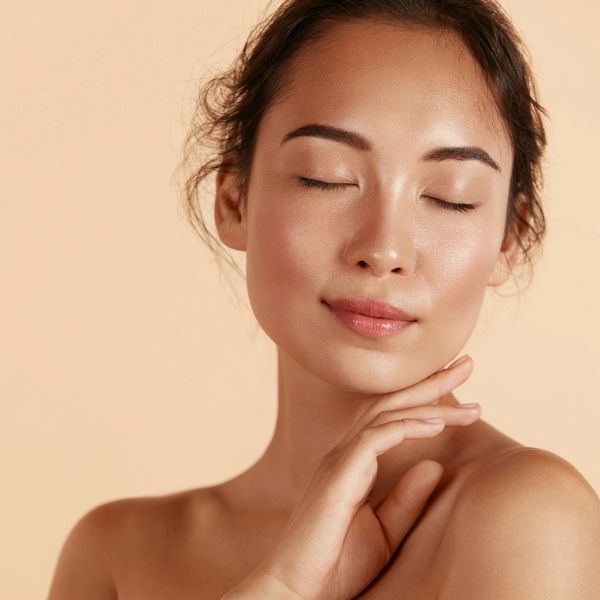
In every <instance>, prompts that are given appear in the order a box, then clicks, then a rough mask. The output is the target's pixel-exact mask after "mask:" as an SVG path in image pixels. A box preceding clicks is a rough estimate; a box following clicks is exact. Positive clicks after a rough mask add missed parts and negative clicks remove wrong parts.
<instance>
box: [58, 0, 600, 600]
mask: <svg viewBox="0 0 600 600" xmlns="http://www.w3.org/2000/svg"><path fill="white" fill-rule="evenodd" d="M223 91H224V92H225V93H222V92H223ZM212 92H217V94H218V93H221V96H220V97H219V96H218V95H217V94H215V97H214V98H215V100H216V103H215V104H213V105H211V103H210V93H212ZM201 100H202V102H201V104H200V112H199V114H200V117H201V118H204V117H206V120H205V121H201V122H200V125H199V127H197V128H195V129H194V130H193V131H192V132H191V133H190V137H189V141H190V142H192V146H191V147H190V148H189V150H192V149H193V148H194V143H195V141H196V140H199V141H200V143H206V142H207V141H210V140H211V139H212V140H214V141H216V143H217V150H218V154H217V155H216V157H215V158H214V159H213V160H211V161H208V162H206V163H204V164H203V165H201V166H200V167H199V168H197V170H196V171H195V172H194V173H192V174H191V176H190V178H189V181H188V186H187V198H188V201H189V206H190V209H191V215H192V216H193V218H194V221H193V222H194V224H195V225H196V226H197V227H198V230H199V231H200V232H201V233H202V234H203V236H204V237H205V239H206V241H207V242H208V243H209V245H210V246H211V247H212V248H213V249H215V250H217V251H219V247H218V246H217V245H216V243H217V240H216V239H215V238H213V237H211V234H210V232H209V230H208V229H207V228H206V225H205V223H204V221H203V220H202V215H201V212H200V211H199V210H198V208H197V205H196V204H195V203H194V198H195V196H196V193H197V191H198V189H199V185H200V183H201V182H202V181H203V180H204V179H205V178H206V177H207V175H208V174H209V173H213V172H215V173H216V174H217V177H216V195H215V204H214V218H215V223H216V227H217V232H218V237H219V241H220V242H221V243H222V244H224V245H225V246H227V247H229V248H232V249H236V250H241V251H244V252H246V259H247V260H246V281H247V288H248V293H249V298H250V302H251V305H252V309H253V311H254V313H255V315H256V317H257V320H258V322H259V323H260V325H261V326H262V327H263V329H264V330H265V332H266V333H267V334H268V335H269V336H270V337H271V339H272V340H273V341H274V342H275V344H276V345H277V351H278V384H279V398H278V400H279V411H278V417H277V424H276V428H275V432H274V435H273V438H272V440H271V442H270V444H269V446H268V448H267V450H266V451H265V453H264V454H263V456H262V457H261V458H260V459H259V460H258V461H257V462H256V463H255V464H254V465H252V467H251V468H249V469H248V470H247V471H246V472H244V473H242V474H241V475H239V476H237V477H235V478H233V479H231V480H229V481H226V482H225V483H223V484H221V485H216V486H213V487H210V488H202V489H194V490H189V491H186V492H181V493H177V494H173V495H170V496H165V497H156V498H133V499H126V500H118V501H114V502H111V503H107V504H104V505H102V506H99V507H97V508H95V509H94V510H92V511H90V512H89V513H88V514H87V515H85V516H84V517H83V518H82V519H81V520H80V521H79V522H78V523H77V525H76V526H75V527H74V528H73V530H72V532H71V533H70V535H69V537H68V538H67V541H66V543H65V545H64V547H63V550H62V553H61V557H60V559H59V563H58V566H57V569H56V573H55V576H54V580H53V583H52V588H51V591H50V599H51V600H59V599H68V598H84V597H85V598H86V599H89V600H94V599H100V598H103V599H104V598H117V597H118V598H119V599H120V600H127V599H129V598H147V599H154V598H157V599H158V598H227V600H231V599H238V598H278V599H280V598H293V599H302V600H305V599H306V600H307V599H328V600H334V599H349V598H358V597H360V598H373V599H382V600H383V599H386V598H390V599H391V598H410V599H417V598H421V599H432V600H433V599H439V600H450V599H457V598H460V599H473V600H474V599H482V598H486V599H511V600H518V599H525V598H527V599H528V600H531V599H536V598H539V599H540V600H541V599H544V600H548V599H550V598H552V599H565V600H566V599H575V598H577V599H578V600H588V599H589V600H591V599H592V598H598V597H600V575H599V573H600V570H599V569H598V566H599V564H600V548H599V540H600V501H599V500H598V497H597V496H596V494H595V493H594V491H593V490H592V488H591V486H590V485H589V484H588V483H587V482H586V480H585V479H584V478H583V476H582V475H581V474H580V473H579V472H578V471H577V470H576V469H575V468H574V467H573V466H572V465H570V464H569V463H568V462H566V461H565V460H564V459H562V458H560V457H558V456H556V455H555V454H553V453H551V452H548V451H545V450H540V449H536V448H528V447H525V446H523V445H522V444H520V443H519V442H518V441H516V440H513V439H510V438H509V437H507V436H505V435H504V434H502V433H501V432H500V431H498V430H496V429H495V428H493V427H492V426H491V425H489V424H487V423H485V422H484V421H483V420H481V419H480V415H481V408H480V406H479V405H475V406H467V405H461V404H460V403H459V402H458V401H457V399H456V397H455V396H454V395H453V393H452V391H453V390H454V389H455V388H456V387H457V386H458V385H460V384H461V383H462V382H464V381H465V380H466V379H467V378H468V377H469V375H470V373H471V372H472V369H473V360H472V358H470V357H466V358H463V360H462V361H460V360H459V361H455V363H454V364H453V365H452V366H450V367H449V368H446V369H444V368H443V367H444V365H446V364H447V363H448V362H449V361H450V360H452V359H453V358H454V357H455V356H456V355H457V354H458V353H459V351H460V349H461V348H462V347H463V346H464V344H465V342H466V341H467V339H468V338H469V336H470V334H471V333H472V331H473V329H474V327H475V324H476V321H477V318H478V315H479V311H480V307H481V304H482V301H483V297H484V293H485V290H486V288H487V287H488V286H491V287H497V286H500V285H501V284H503V283H504V282H505V281H506V280H507V279H508V278H509V277H510V276H511V274H512V273H513V269H514V268H516V266H517V265H518V264H519V262H523V263H528V262H529V261H530V258H531V252H532V251H533V250H534V249H535V248H536V247H538V246H539V244H540V242H541V240H542V237H543V233H544V214H543V211H542V208H541V205H540V201H539V197H538V191H539V185H540V181H541V173H540V161H541V157H542V154H543V150H544V146H545V143H546V138H545V132H544V127H543V122H542V116H543V113H544V111H543V108H542V107H541V106H540V105H539V104H538V102H537V100H536V94H535V86H534V84H533V82H532V79H531V74H530V70H529V67H528V65H527V62H526V60H525V58H524V53H523V50H522V48H521V45H520V41H519V38H518V36H517V34H516V33H515V32H514V30H513V28H512V26H511V24H510V22H509V21H508V20H507V18H506V17H505V16H504V14H503V13H502V11H501V10H500V9H499V7H498V6H496V4H494V3H493V2H491V1H489V0H470V1H468V2H467V1H466V0H464V1H459V0H456V1H446V2H441V1H439V0H437V1H436V0H395V1H392V0H387V1H386V0H360V1H359V0H338V1H336V2H332V1H330V0H329V1H328V0H289V1H286V2H284V3H283V4H282V5H281V6H280V7H279V9H278V10H277V11H276V13H275V14H274V15H273V17H272V18H271V19H270V20H269V21H267V22H266V23H265V24H264V27H261V28H259V29H257V30H256V34H255V35H254V36H253V37H252V39H251V40H250V41H249V42H248V44H247V45H246V47H245V48H244V51H243V52H242V55H241V56H240V58H239V61H238V63H236V65H234V68H233V69H232V70H231V71H230V72H228V73H227V74H226V75H225V76H224V77H223V78H215V79H214V80H213V81H212V82H211V83H210V84H209V85H208V86H207V87H206V88H205V90H204V94H203V96H201ZM211 136H212V137H211ZM189 156H191V152H190V154H189Z"/></svg>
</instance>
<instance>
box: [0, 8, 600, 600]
mask: <svg viewBox="0 0 600 600" xmlns="http://www.w3.org/2000/svg"><path fill="white" fill-rule="evenodd" d="M506 5H507V7H508V8H509V9H510V11H511V13H512V15H513V17H514V20H515V22H516V24H517V26H518V28H519V29H520V30H521V32H522V33H523V35H524V38H525V40H526V42H527V43H528V45H529V47H530V50H531V53H532V55H533V64H534V68H535V71H536V73H537V75H538V79H539V86H540V90H541V94H542V101H543V102H544V104H545V105H546V106H547V107H548V109H549V110H550V113H551V115H552V120H551V121H550V123H549V124H548V131H549V136H550V147H549V151H548V158H547V161H546V164H547V186H546V200H545V202H546V210H547V215H548V220H549V233H548V239H547V242H546V250H545V253H544V256H543V257H542V261H541V263H540V264H539V266H538V270H537V273H536V277H535V279H534V283H533V285H532V286H531V288H530V289H529V290H528V291H527V292H526V293H525V295H523V297H522V299H521V301H520V302H519V300H518V298H517V297H516V296H513V297H512V298H498V297H495V296H494V295H493V294H491V295H490V296H489V298H488V301H487V302H486V304H485V305H484V311H483V313H482V319H481V321H480V324H479V326H478V329H477V332H476V334H475V335H474V337H473V339H472V340H471V341H470V342H469V344H468V346H467V348H466V350H468V351H469V352H470V353H471V354H472V356H473V357H474V359H475V371H474V374H473V376H472V377H471V379H470V380H469V381H468V382H467V383H465V384H464V385H463V386H462V387H461V388H459V390H458V391H457V395H458V397H459V398H460V399H461V400H463V401H466V402H468V401H479V402H481V403H482V406H483V418H484V419H485V420H487V421H488V422H490V423H492V424H493V425H495V426H496V427H498V428H499V429H501V430H503V431H505V432H506V433H507V434H508V435H510V436H512V437H514V438H516V439H518V440H519V441H521V442H522V443H523V444H526V445H531V446H537V447H542V448H547V449H549V450H552V451H553V452H555V453H557V454H559V455H561V456H563V457H564V458H566V459H567V460H569V461H570V462H572V463H573V464H574V465H575V466H576V467H577V468H578V469H579V470H580V471H581V472H582V473H583V474H584V475H585V476H586V478H587V479H588V480H589V481H590V483H592V485H593V486H594V487H595V489H596V490H597V491H598V490H600V461H599V460H598V455H599V450H600V442H599V441H598V437H599V435H598V426H599V423H600V407H599V403H598V399H599V393H598V373H599V370H600V349H599V343H598V337H599V335H600V317H599V316H598V306H600V297H599V296H600V285H599V284H598V274H599V269H598V258H599V257H600V254H599V250H600V226H599V222H600V201H599V197H598V196H599V194H598V164H597V162H598V157H597V151H596V148H597V140H598V138H599V137H600V127H599V125H598V118H597V117H598V114H597V107H598V106H600V83H599V81H598V76H597V71H595V67H594V64H595V62H596V61H597V59H598V57H599V50H600V45H599V42H598V39H599V38H598V36H597V35H596V34H597V31H596V26H597V23H598V22H599V21H600V4H598V2H596V1H595V0H572V1H571V2H568V3H565V2H551V1H546V2H541V1H540V0H511V1H510V2H507V3H506ZM266 6H267V2H265V1H258V0H235V1H234V0H227V1H226V2H215V1H213V0H210V1H208V0H194V1H193V2H191V1H181V2H176V3H172V2H166V1H162V2H158V1H157V2H147V1H144V2H142V1H131V0H130V1H129V2H117V1H116V0H106V1H105V2H102V3H81V2H76V1H75V0H57V1H56V2H52V3H50V2H23V3H16V2H13V3H11V4H10V5H6V6H4V10H3V19H2V25H0V28H1V30H0V40H1V41H0V44H1V45H2V48H1V50H2V51H1V52H0V61H1V67H2V68H1V71H0V72H1V73H2V80H1V83H0V89H1V93H0V120H1V123H0V124H1V136H0V164H1V171H2V182H1V184H2V193H1V196H0V202H1V208H2V221H1V224H0V281H1V285H2V289H1V293H0V389H1V393H0V398H1V402H2V418H1V420H0V473H1V474H2V492H1V495H0V509H1V510H0V532H1V535H0V539H1V540H2V541H1V542H0V544H1V547H0V574H1V575H0V596H1V597H2V598H11V599H12V600H19V599H34V598H41V597H44V595H45V593H46V591H47V586H48V583H49V579H50V576H51V573H52V570H53V568H54V564H55V560H56V557H57V554H58V551H59V549H60V545H61V544H62V542H63V540H64V538H65V536H66V534H67V532H68V531H69V529H70V528H71V527H72V525H73V524H74V522H75V521H76V520H77V519H78V518H79V517H80V516H81V515H82V514H83V513H84V512H86V511H87V510H89V509H90V508H91V507H93V506H95V505H97V504H99V503H101V502H104V501H108V500H111V499H114V498H119V497H124V496H138V495H153V494H165V493H170V492H173V491H177V490H180V489H184V488H189V487H196V486H203V485H209V484H214V483H217V482H219V481H221V480H223V479H226V478H229V477H231V476H233V475H235V474H236V473H238V472H239V471H241V470H243V469H244V468H245V467H247V466H248V465H249V464H250V463H251V462H252V461H253V460H254V459H256V458H257V457H258V456H259V455H260V454H261V452H262V450H263V448H264V447H265V445H266V443H267V441H268V439H269V436H270V433H271V431H272V427H273V424H274V418H275V390H276V388H275V384H276V381H275V362H274V359H275V354H274V350H273V347H272V345H271V342H270V340H269V339H268V338H267V337H266V336H265V335H264V333H262V331H261V330H260V329H259V328H257V326H256V325H255V320H254V318H253V315H252V313H251V311H250V310H249V309H244V308H239V307H238V306H237V305H236V303H235V302H234V301H233V296H232V295H231V293H230V292H229V291H228V287H227V285H226V282H225V280H223V279H222V278H221V277H220V276H219V272H218V270H217V268H216V266H215V265H214V263H213V261H212V259H211V258H210V256H209V254H208V252H207V251H205V250H204V248H203V247H202V245H201V243H200V242H199V240H198V239H197V238H196V237H195V235H194V233H193V231H192V229H191V227H189V226H188V225H187V223H186V222H185V220H184V218H183V215H182V213H181V212H180V210H179V209H178V203H177V198H176V190H175V186H174V184H173V182H172V181H171V177H172V175H173V170H174V169H175V166H176V164H177V161H178V160H179V152H180V144H181V141H182V138H183V132H184V123H185V121H186V120H187V118H188V117H189V114H190V110H191V107H192V102H193V98H194V93H195V90H196V81H197V79H198V78H199V77H201V76H202V77H203V76H205V75H206V74H207V73H208V72H209V71H216V70H218V69H220V68H221V67H223V66H225V65H226V64H228V63H229V61H230V60H231V59H232V58H233V57H234V55H235V53H236V51H238V50H239V49H240V48H241V45H242V44H243V41H244V39H245V34H246V32H247V31H248V30H249V28H250V27H251V26H252V25H253V24H254V23H255V22H256V21H257V19H258V17H259V16H260V14H261V11H262V9H263V8H265V7H266ZM509 292H512V288H510V287H508V288H506V293H509Z"/></svg>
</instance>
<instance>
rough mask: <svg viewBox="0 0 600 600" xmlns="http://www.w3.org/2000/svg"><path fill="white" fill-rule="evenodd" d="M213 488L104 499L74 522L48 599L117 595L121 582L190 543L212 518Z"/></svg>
mask: <svg viewBox="0 0 600 600" xmlns="http://www.w3.org/2000/svg"><path fill="white" fill-rule="evenodd" d="M213 497H214V494H213V490H212V488H200V489H195V490H189V491H185V492H178V493H175V494H169V495H164V496H147V497H135V498H121V499H116V500H112V501H109V502H105V503H103V504H99V505H97V506H95V507H93V508H92V509H90V510H89V511H88V512H86V513H85V514H84V515H83V516H81V517H80V518H79V519H78V520H77V521H76V522H75V524H74V525H73V527H72V528H71V530H70V531H69V533H68V535H67V536H66V539H65V541H64V542H63V545H62V548H61V550H60V553H59V557H58V560H57V564H56V567H55V570H54V574H53V578H52V582H51V585H50V591H49V596H48V600H59V599H60V600H70V599H71V598H73V599H75V598H78V599H79V598H87V599H88V600H108V599H110V600H116V599H117V597H118V595H117V588H118V584H119V582H120V581H122V580H127V579H129V578H131V576H132V574H135V572H136V571H138V570H140V571H143V569H144V566H149V565H150V564H151V563H153V562H155V561H160V560H161V558H163V557H164V556H165V555H168V553H169V551H170V549H171V547H172V546H173V545H174V544H182V543H185V542H186V540H187V537H189V535H190V533H191V531H193V530H192V529H190V528H189V525H190V523H195V524H196V525H197V524H198V518H200V519H201V520H202V518H205V519H206V518H210V507H211V505H212V503H213V502H214V500H213Z"/></svg>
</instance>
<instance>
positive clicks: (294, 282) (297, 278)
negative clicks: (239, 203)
mask: <svg viewBox="0 0 600 600" xmlns="http://www.w3.org/2000/svg"><path fill="white" fill-rule="evenodd" d="M314 221H315V219H314V215H313V217H312V218H311V217H310V216H309V215H305V214H301V213H299V212H298V211H296V212H294V211H293V207H292V206H290V203H289V202H288V203H286V202H285V200H283V201H280V202H278V201H277V200H273V199H269V198H267V197H266V196H264V195H263V196H261V198H260V205H259V206H257V207H256V209H255V210H249V212H248V236H247V240H248V244H247V249H246V282H247V287H248V296H249V299H250V304H251V306H252V309H253V311H254V313H255V315H256V318H257V319H258V321H259V323H260V324H261V326H262V327H263V328H264V329H265V332H266V333H267V334H268V335H270V337H271V338H273V339H276V338H278V337H280V335H281V334H283V335H285V331H286V330H288V329H289V328H290V327H289V320H290V315H297V316H298V317H300V315H301V314H303V313H304V316H306V313H307V310H314V306H317V305H318V303H319V297H320V296H319V294H320V292H322V290H323V282H324V281H326V273H327V271H326V269H325V268H324V262H325V257H326V256H328V250H327V248H328V247H330V246H331V244H332V243H335V242H334V240H332V232H329V234H328V235H327V236H323V235H320V234H319V228H318V227H315V223H314ZM313 304H314V306H313ZM278 341H281V340H278Z"/></svg>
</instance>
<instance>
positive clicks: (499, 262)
mask: <svg viewBox="0 0 600 600" xmlns="http://www.w3.org/2000/svg"><path fill="white" fill-rule="evenodd" d="M514 202H515V203H516V206H523V205H524V198H523V197H522V194H519V197H518V198H515V200H514ZM525 229H526V226H525V225H524V224H523V223H520V224H519V227H518V232H517V233H516V234H515V232H514V230H510V231H509V232H508V234H507V236H506V240H505V241H504V242H503V244H502V246H501V247H500V252H499V253H498V258H497V259H496V264H495V265H494V270H493V271H492V274H491V275H490V279H489V281H488V285H489V286H492V287H498V286H501V285H502V284H503V283H504V282H505V281H506V280H507V279H508V278H509V277H510V275H511V273H512V270H513V268H514V266H515V264H516V262H517V260H518V258H519V250H520V247H519V243H518V240H519V238H521V237H522V236H523V235H524V233H525ZM517 236H518V237H517Z"/></svg>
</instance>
